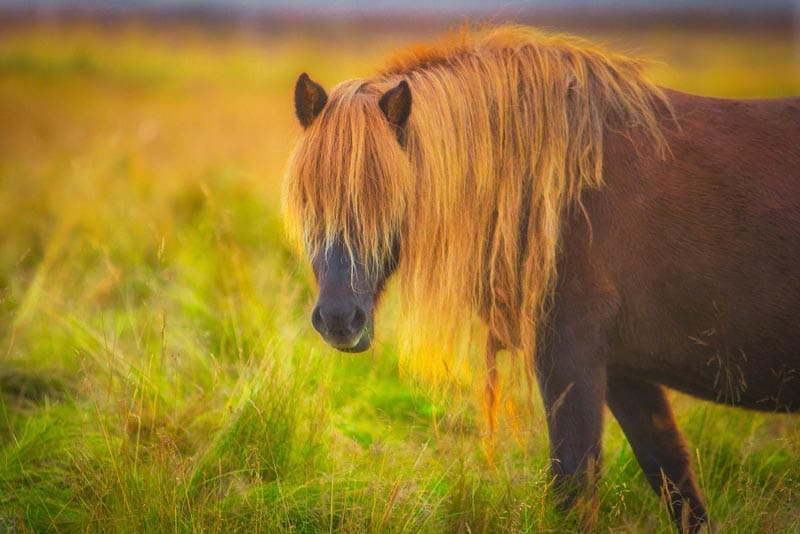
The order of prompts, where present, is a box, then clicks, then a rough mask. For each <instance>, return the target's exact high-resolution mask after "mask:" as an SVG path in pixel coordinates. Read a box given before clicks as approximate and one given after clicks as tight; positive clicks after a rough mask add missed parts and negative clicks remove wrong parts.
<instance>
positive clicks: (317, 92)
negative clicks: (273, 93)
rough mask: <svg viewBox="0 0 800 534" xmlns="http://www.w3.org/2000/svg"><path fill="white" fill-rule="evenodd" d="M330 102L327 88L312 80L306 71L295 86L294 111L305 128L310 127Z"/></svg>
mask: <svg viewBox="0 0 800 534" xmlns="http://www.w3.org/2000/svg"><path fill="white" fill-rule="evenodd" d="M327 102H328V95H326V94H325V89H323V88H322V86H320V85H319V84H318V83H316V82H314V81H312V80H311V78H309V77H308V74H306V73H305V72H304V73H303V74H301V75H300V77H299V78H298V79H297V84H296V85H295V86H294V111H295V113H296V114H297V119H298V120H299V121H300V124H302V125H303V128H308V127H309V126H311V123H312V122H314V119H316V118H317V115H319V114H320V112H321V111H322V108H324V107H325V104H326V103H327Z"/></svg>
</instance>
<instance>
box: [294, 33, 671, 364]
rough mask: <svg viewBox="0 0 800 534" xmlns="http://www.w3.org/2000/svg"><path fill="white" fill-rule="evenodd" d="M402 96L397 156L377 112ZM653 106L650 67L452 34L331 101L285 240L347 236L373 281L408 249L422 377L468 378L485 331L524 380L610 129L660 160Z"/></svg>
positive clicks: (347, 86)
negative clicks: (567, 230) (408, 102)
mask: <svg viewBox="0 0 800 534" xmlns="http://www.w3.org/2000/svg"><path fill="white" fill-rule="evenodd" d="M400 80H406V81H407V82H408V84H409V86H410V88H411V94H412V95H413V105H412V111H411V116H410V118H409V121H408V124H407V126H406V131H405V132H404V145H405V146H403V147H401V146H400V144H399V143H398V142H397V137H396V132H395V131H393V130H392V128H391V127H390V126H389V125H388V123H387V122H386V120H385V117H384V116H383V115H382V112H381V110H380V109H379V107H378V105H377V101H378V99H379V98H380V96H381V94H383V92H384V91H386V90H388V89H389V88H391V87H393V86H394V85H396V84H397V83H398V82H399V81H400ZM658 105H667V104H666V100H665V98H664V96H663V94H662V93H661V91H660V90H659V89H658V88H657V87H655V86H654V85H652V84H651V83H649V82H648V81H646V80H645V79H644V78H643V75H642V66H641V64H640V63H638V62H636V61H633V60H630V59H628V58H625V57H622V56H618V55H612V54H608V53H605V52H603V51H601V50H599V49H597V48H594V47H592V46H590V45H589V44H587V43H585V42H583V41H581V40H578V39H575V38H572V37H565V36H557V35H548V34H545V33H540V32H537V31H534V30H531V29H528V28H523V27H518V26H502V27H497V28H493V29H488V30H483V31H477V32H468V31H462V32H460V33H456V34H454V35H452V36H450V37H449V38H448V39H446V40H445V41H443V42H441V43H439V44H436V45H434V46H427V47H416V48H412V49H410V50H408V51H405V52H403V53H401V54H400V55H398V56H396V57H395V58H393V59H392V60H391V61H390V62H389V63H388V65H387V66H386V67H385V68H384V69H383V71H381V72H380V74H379V75H378V76H376V77H375V78H372V79H363V80H351V81H348V82H345V83H343V84H340V85H339V86H337V87H336V88H334V89H333V90H332V92H331V95H330V98H329V100H328V104H327V105H326V107H325V109H324V110H323V111H322V113H321V115H320V116H319V117H318V118H317V119H316V120H315V122H314V123H313V124H312V125H311V126H310V127H309V128H308V129H307V130H306V133H305V135H304V137H303V138H302V140H301V141H300V143H299V146H298V148H297V150H296V152H295V154H294V157H293V159H292V161H291V163H290V166H289V170H288V177H287V181H286V184H287V185H286V190H285V205H286V211H287V219H288V223H289V229H290V231H291V232H292V233H293V235H294V236H295V237H296V238H298V240H300V241H301V242H302V244H303V246H304V248H305V250H306V252H307V253H308V254H310V255H311V256H314V255H317V254H320V253H321V252H322V251H323V250H325V247H326V246H327V244H328V243H330V242H331V240H333V239H334V238H336V237H337V236H340V237H341V238H343V239H344V241H345V243H346V246H347V247H348V249H349V250H350V251H351V252H352V253H353V254H355V253H356V252H357V253H358V254H359V255H360V257H361V258H362V260H363V261H364V262H366V264H367V266H368V268H370V269H379V268H380V266H381V265H384V264H385V261H386V259H387V257H388V255H389V254H391V251H392V244H393V243H394V242H395V241H396V240H399V243H400V263H399V266H398V274H399V278H400V281H401V295H402V296H401V302H402V305H401V321H400V325H399V328H400V339H401V354H402V355H403V356H402V361H403V362H405V364H407V365H410V367H411V368H412V369H415V370H417V371H421V372H422V373H423V374H425V375H427V376H429V377H434V378H441V377H443V376H445V375H448V374H453V373H455V374H456V375H459V374H462V373H463V372H464V370H465V369H468V368H470V367H471V363H470V361H471V358H470V356H469V355H470V354H475V351H474V350H471V349H470V347H471V346H472V345H474V341H475V340H476V339H477V338H476V335H480V331H481V328H483V327H478V328H477V329H476V325H478V324H481V325H485V328H483V332H484V333H485V332H487V331H488V332H489V333H490V334H491V335H492V337H493V338H494V339H496V340H497V341H498V342H499V345H501V346H503V347H505V348H508V349H510V350H521V351H524V353H525V354H526V361H527V362H528V364H529V365H530V362H532V361H533V358H532V357H530V356H529V355H531V356H532V355H533V354H534V352H535V349H536V346H537V335H538V334H539V333H540V326H541V325H542V324H543V322H544V320H545V319H546V317H547V313H548V310H549V307H550V301H551V298H552V294H553V289H554V287H555V282H556V278H557V273H556V262H557V259H558V254H559V239H560V231H561V221H562V217H563V215H564V214H565V212H566V210H569V209H581V208H582V205H581V192H582V191H583V190H584V189H585V188H598V187H601V186H602V185H603V175H602V169H603V157H602V156H603V135H604V130H605V128H606V126H607V125H608V121H609V120H610V119H611V118H612V117H613V120H614V124H615V125H616V126H617V127H619V128H623V129H632V130H637V131H638V132H641V134H640V135H642V136H644V137H646V138H649V140H650V141H651V142H652V145H653V147H654V149H655V150H656V151H660V152H662V153H663V151H664V149H665V142H664V138H663V137H662V135H661V132H660V130H659V127H658V122H657V113H656V108H657V106H658ZM667 107H668V106H667ZM478 319H479V320H478ZM529 370H530V369H529Z"/></svg>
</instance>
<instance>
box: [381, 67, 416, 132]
mask: <svg viewBox="0 0 800 534" xmlns="http://www.w3.org/2000/svg"><path fill="white" fill-rule="evenodd" d="M378 105H379V106H380V107H381V110H382V111H383V114H384V115H386V118H387V119H388V120H389V124H391V125H392V126H394V127H395V128H397V130H398V131H402V130H403V128H405V126H406V122H408V116H409V115H410V114H411V89H409V87H408V83H406V81H405V80H403V81H401V82H400V83H399V84H397V85H396V86H395V87H393V88H391V89H389V90H388V91H386V92H385V93H384V94H383V96H382V97H381V99H380V101H378Z"/></svg>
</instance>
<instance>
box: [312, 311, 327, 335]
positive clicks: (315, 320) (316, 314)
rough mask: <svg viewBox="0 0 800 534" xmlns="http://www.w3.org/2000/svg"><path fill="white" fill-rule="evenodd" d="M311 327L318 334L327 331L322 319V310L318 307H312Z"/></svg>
mask: <svg viewBox="0 0 800 534" xmlns="http://www.w3.org/2000/svg"><path fill="white" fill-rule="evenodd" d="M311 325H312V326H313V327H314V329H315V330H316V331H317V332H319V333H320V334H325V333H327V331H328V329H327V327H326V326H325V321H324V320H323V318H322V310H321V309H320V307H319V306H314V311H313V312H311Z"/></svg>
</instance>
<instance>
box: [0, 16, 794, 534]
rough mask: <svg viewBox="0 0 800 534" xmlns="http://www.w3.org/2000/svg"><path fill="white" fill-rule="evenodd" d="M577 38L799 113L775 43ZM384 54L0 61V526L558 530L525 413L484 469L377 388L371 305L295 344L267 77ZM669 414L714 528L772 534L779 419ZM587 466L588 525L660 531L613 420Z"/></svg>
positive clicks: (346, 68)
mask: <svg viewBox="0 0 800 534" xmlns="http://www.w3.org/2000/svg"><path fill="white" fill-rule="evenodd" d="M599 37H600V38H602V39H604V40H606V41H609V42H610V43H611V44H612V45H613V46H618V47H620V48H624V49H637V50H641V51H643V52H644V53H646V54H647V55H649V56H650V57H654V58H655V59H658V60H661V61H663V64H658V65H656V66H654V67H653V75H654V77H655V78H656V79H657V80H659V81H661V82H663V83H665V84H667V85H670V86H672V87H676V88H681V89H685V90H690V91H693V92H702V93H710V94H717V95H724V96H775V95H780V94H789V93H800V79H799V78H798V72H799V71H800V69H798V68H797V61H798V60H797V58H796V57H794V56H793V55H792V43H791V41H787V40H786V39H781V38H780V37H771V36H768V35H739V36H731V35H712V36H699V35H694V34H684V35H678V36H675V35H669V34H655V35H644V34H629V35H614V36H609V35H606V36H599ZM403 40H404V38H403V37H402V36H397V35H395V36H390V37H386V38H385V39H381V40H376V41H374V42H370V43H368V45H369V46H365V44H364V43H363V42H353V41H346V40H342V39H330V38H326V39H322V38H314V37H313V36H309V35H290V34H285V35H276V36H266V37H264V36H262V37H257V36H252V35H251V36H248V35H243V34H215V35H205V34H203V33H202V32H199V31H197V30H193V29H191V28H176V29H169V30H167V29H162V30H159V31H151V30H147V29H144V28H140V27H135V26H131V27H127V26H126V27H121V28H116V29H109V28H105V29H96V28H92V27H82V28H74V29H67V30H51V31H45V30H27V31H17V32H11V33H9V34H7V35H4V36H3V37H1V38H0V124H2V125H3V126H2V131H0V221H2V224H3V228H2V230H0V238H2V240H1V242H0V390H1V391H2V397H0V400H1V401H2V402H1V403H0V530H9V529H18V530H21V531H29V530H34V531H41V530H59V531H97V530H112V531H120V530H121V531H188V530H203V531H231V530H233V529H239V530H241V531H262V532H274V531H276V530H292V531H300V532H307V531H334V530H340V531H349V532H362V531H373V532H385V531H391V532H418V531H434V532H459V531H461V532H467V531H471V532H476V531H503V530H508V531H521V532H525V531H529V532H541V531H551V532H561V531H564V530H574V529H575V528H576V525H577V523H576V521H577V519H576V517H573V516H563V515H561V514H559V513H558V512H557V511H556V510H554V509H553V507H552V504H551V502H550V500H549V499H548V488H549V483H550V479H549V471H548V467H547V454H548V452H547V440H546V430H545V427H544V423H543V417H542V411H541V406H539V405H538V404H536V405H535V406H534V409H533V414H532V415H526V416H524V417H523V416H522V415H521V414H520V413H519V412H518V411H517V412H514V411H512V406H513V405H508V407H506V408H504V412H503V413H504V419H503V428H502V429H501V432H500V434H499V436H498V438H497V443H496V444H495V455H494V457H493V459H492V460H491V461H489V460H488V459H487V458H486V457H485V455H484V450H485V449H484V444H483V439H482V438H483V437H484V436H483V432H484V430H483V425H482V422H481V415H480V413H478V412H476V410H475V408H474V407H473V404H474V403H473V401H474V399H475V392H474V391H473V389H471V388H468V387H467V388H462V389H459V388H455V387H454V388H453V389H451V390H450V391H449V392H448V393H447V394H435V393H433V392H431V391H429V390H428V389H427V388H426V387H425V386H424V385H420V384H416V383H414V382H413V380H412V379H411V378H409V377H407V376H405V375H404V374H403V373H402V372H401V371H400V370H398V363H397V362H398V359H397V356H396V353H395V345H394V339H393V337H392V331H393V329H392V327H391V321H392V317H393V315H394V310H393V308H394V305H393V302H394V300H395V299H394V296H392V295H390V297H389V299H388V302H387V306H386V310H384V313H383V314H382V315H381V316H380V317H379V318H378V331H379V340H378V343H377V344H376V348H375V349H374V350H372V351H370V352H368V353H367V354H364V355H358V356H352V355H342V354H338V353H336V352H334V351H332V350H331V349H329V348H327V347H326V346H325V345H324V344H323V343H321V342H320V340H319V339H318V338H317V336H316V335H315V334H314V333H313V331H312V329H311V328H310V325H309V323H308V319H307V317H308V312H309V309H310V305H311V302H312V300H313V294H312V291H313V290H312V287H311V285H310V279H309V273H308V268H307V266H306V265H305V263H304V262H303V261H302V259H301V258H296V257H295V255H294V251H292V250H290V249H289V248H288V246H287V244H286V243H285V241H284V236H283V230H282V226H281V220H280V211H279V204H280V200H279V190H280V187H279V184H280V179H281V173H282V168H283V165H284V162H285V160H286V158H287V156H288V153H289V151H290V149H291V146H292V144H293V141H294V139H295V138H296V136H297V135H299V129H298V127H297V126H296V125H295V121H294V117H293V116H292V107H291V90H292V85H293V83H294V79H295V77H296V75H297V74H298V73H299V72H301V71H304V70H305V71H308V72H310V73H312V74H313V75H314V77H315V79H318V80H320V81H322V82H323V83H325V84H326V85H327V86H330V85H331V84H333V83H335V82H336V81H338V80H341V79H344V78H348V77H353V76H361V75H366V74H368V73H369V72H370V68H371V67H373V66H374V65H376V64H377V62H378V61H379V59H380V58H381V57H382V56H383V55H384V54H385V53H386V52H388V51H389V50H390V49H391V48H393V47H394V46H395V45H396V44H398V43H401V42H403ZM509 390H510V391H511V390H513V388H509ZM522 394H524V392H522ZM676 405H677V412H678V417H679V420H680V423H681V425H682V427H683V428H684V429H685V431H686V434H687V438H688V440H689V442H690V444H691V448H692V450H693V451H694V453H695V457H696V467H697V471H698V475H699V478H700V484H701V486H702V489H703V492H704V494H705V496H706V498H707V500H708V505H709V509H710V513H711V516H712V517H713V518H714V519H715V521H716V522H717V523H718V525H719V526H720V527H721V528H722V529H723V531H725V532H757V531H779V532H781V531H785V532H794V531H798V530H800V523H798V519H797V517H798V516H799V515H800V508H798V504H797V503H798V502H800V426H799V425H798V423H797V421H796V420H795V419H792V418H790V417H781V416H769V415H762V414H753V413H749V412H744V411H739V410H733V409H727V408H722V407H717V406H712V405H709V404H707V403H701V402H697V401H693V400H691V399H688V398H685V397H679V396H676ZM518 416H519V417H521V419H519V420H517V419H516V418H517V417H518ZM609 419H610V417H609ZM520 421H521V422H520ZM605 447H606V452H605V468H604V471H605V473H604V478H603V482H602V486H601V491H600V496H601V505H600V506H601V508H600V514H599V527H598V528H599V529H601V530H606V529H615V530H618V531H631V532H639V531H653V532H672V531H673V526H672V523H671V522H670V520H669V516H668V514H667V511H666V510H665V509H664V507H663V505H659V503H658V501H657V500H656V498H655V496H653V495H652V494H651V492H650V489H649V487H648V486H647V484H646V482H645V480H644V478H643V476H642V475H641V473H640V471H639V468H638V465H637V464H636V461H635V459H634V457H633V455H632V453H631V450H630V447H629V446H628V445H627V443H626V442H625V440H624V438H623V436H622V434H621V432H620V430H619V427H618V426H616V424H615V423H613V421H609V425H608V429H607V431H606V439H605Z"/></svg>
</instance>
